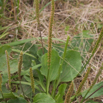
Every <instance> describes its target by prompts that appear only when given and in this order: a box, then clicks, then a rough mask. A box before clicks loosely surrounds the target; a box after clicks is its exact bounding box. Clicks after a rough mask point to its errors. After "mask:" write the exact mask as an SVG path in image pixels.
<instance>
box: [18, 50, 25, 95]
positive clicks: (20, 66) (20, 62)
mask: <svg viewBox="0 0 103 103" xmlns="http://www.w3.org/2000/svg"><path fill="white" fill-rule="evenodd" d="M22 56H23V52H22V51H21V52H20V57H19V63H18V75H19V81H20V87H21V90H22V93H23V96H24V97H25V94H24V91H23V88H22V85H21V68H22V58H23V57H22Z"/></svg>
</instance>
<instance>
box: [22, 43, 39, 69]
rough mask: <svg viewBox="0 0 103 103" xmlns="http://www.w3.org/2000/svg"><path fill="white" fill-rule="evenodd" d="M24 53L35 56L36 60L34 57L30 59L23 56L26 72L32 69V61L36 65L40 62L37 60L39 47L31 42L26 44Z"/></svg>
mask: <svg viewBox="0 0 103 103" xmlns="http://www.w3.org/2000/svg"><path fill="white" fill-rule="evenodd" d="M23 51H24V52H25V51H27V52H26V53H28V54H30V55H33V56H35V58H34V57H30V56H28V55H26V54H24V55H23V68H24V69H25V70H27V69H29V68H30V67H31V63H32V60H35V61H36V63H38V60H37V59H36V58H37V46H36V45H32V44H31V43H30V42H28V43H26V44H25V47H24V48H23Z"/></svg>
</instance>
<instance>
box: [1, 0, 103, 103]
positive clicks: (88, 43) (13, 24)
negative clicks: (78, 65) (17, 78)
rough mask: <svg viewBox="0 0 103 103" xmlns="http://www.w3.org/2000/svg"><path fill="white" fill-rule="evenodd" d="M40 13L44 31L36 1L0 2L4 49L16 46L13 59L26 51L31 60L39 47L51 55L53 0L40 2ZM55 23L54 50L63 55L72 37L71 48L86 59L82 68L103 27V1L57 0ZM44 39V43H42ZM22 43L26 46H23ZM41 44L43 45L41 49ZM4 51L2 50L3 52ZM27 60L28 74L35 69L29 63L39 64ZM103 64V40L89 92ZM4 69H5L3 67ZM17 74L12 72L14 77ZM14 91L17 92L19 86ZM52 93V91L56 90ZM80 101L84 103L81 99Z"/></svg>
mask: <svg viewBox="0 0 103 103" xmlns="http://www.w3.org/2000/svg"><path fill="white" fill-rule="evenodd" d="M39 9H40V15H39V20H40V28H39V30H38V22H37V19H36V12H35V4H34V0H0V47H2V46H3V45H5V44H9V45H10V46H12V52H11V53H10V59H15V58H18V57H19V56H18V53H20V50H23V53H25V54H26V53H27V54H26V55H29V56H31V57H33V56H35V55H36V52H35V53H34V54H33V52H34V50H33V49H35V50H36V47H35V45H39V48H38V49H39V50H41V48H42V47H44V48H45V49H44V52H46V51H47V48H48V43H47V39H48V28H49V18H50V12H51V2H50V0H40V1H39ZM53 22H54V23H53V30H52V47H53V48H56V49H57V50H58V51H59V53H62V51H63V49H64V46H65V42H66V40H67V37H68V36H69V37H70V41H69V42H70V44H69V45H68V48H69V47H70V48H71V50H72V49H74V48H77V47H78V49H77V51H79V52H80V54H81V58H82V59H83V61H82V64H83V63H84V64H85V63H86V61H87V60H88V58H89V57H90V55H91V51H92V49H93V47H94V46H95V43H96V41H97V39H98V37H99V34H100V31H101V28H102V27H103V0H55V12H54V21H53ZM41 36H42V40H41V39H40V37H41ZM28 42H29V43H28ZM22 43H23V44H24V45H22V46H19V44H22ZM41 44H43V45H42V46H41ZM71 44H72V45H71ZM32 48H33V49H32ZM2 50H3V49H2V48H1V50H0V51H2ZM75 50H76V49H75ZM28 51H29V52H28ZM40 53H41V52H40ZM0 55H2V53H1V54H0ZM40 55H42V54H39V56H40ZM23 59H24V60H23V62H24V63H25V64H26V65H23V67H24V68H26V70H27V68H28V67H30V66H31V64H29V63H27V60H28V62H32V64H33V65H34V64H35V62H34V61H31V58H28V57H23ZM17 60H18V59H17ZM34 60H35V59H34ZM0 61H2V58H1V59H0ZM38 62H39V60H38V61H36V63H38ZM102 62H103V39H102V40H101V44H100V45H99V46H98V49H97V50H96V52H95V54H94V56H93V57H92V59H91V60H90V62H89V64H88V65H89V66H91V72H90V75H89V76H88V79H87V82H86V83H85V87H84V89H87V88H88V87H89V86H90V85H91V84H92V82H93V80H94V78H95V77H96V74H97V72H98V70H99V68H100V67H101V64H102ZM1 64H2V62H1ZM1 64H0V65H1ZM1 67H3V66H2V65H1ZM3 68H4V67H3ZM2 70H3V69H2ZM2 70H0V71H2ZM14 71H15V70H13V71H12V72H13V73H14ZM84 72H85V71H84ZM83 77H84V75H83V74H82V75H81V76H78V77H77V78H75V79H74V83H75V85H76V87H75V88H77V87H78V86H79V83H80V82H81V81H82V79H83ZM5 78H6V77H5ZM101 81H103V72H101V75H100V76H99V78H98V80H97V83H99V82H101ZM13 87H14V89H15V86H13ZM25 88H26V87H25ZM50 89H52V86H51V88H50ZM14 91H15V90H14ZM65 94H66V93H65ZM79 99H80V100H81V97H80V98H79ZM28 101H29V100H28ZM94 101H95V102H93V103H96V101H97V103H99V102H103V96H99V97H96V98H94ZM74 103H77V101H74Z"/></svg>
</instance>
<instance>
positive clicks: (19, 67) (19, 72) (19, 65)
mask: <svg viewBox="0 0 103 103" xmlns="http://www.w3.org/2000/svg"><path fill="white" fill-rule="evenodd" d="M22 60H23V52H22V51H21V52H20V57H19V63H18V76H19V80H20V76H21V68H22Z"/></svg>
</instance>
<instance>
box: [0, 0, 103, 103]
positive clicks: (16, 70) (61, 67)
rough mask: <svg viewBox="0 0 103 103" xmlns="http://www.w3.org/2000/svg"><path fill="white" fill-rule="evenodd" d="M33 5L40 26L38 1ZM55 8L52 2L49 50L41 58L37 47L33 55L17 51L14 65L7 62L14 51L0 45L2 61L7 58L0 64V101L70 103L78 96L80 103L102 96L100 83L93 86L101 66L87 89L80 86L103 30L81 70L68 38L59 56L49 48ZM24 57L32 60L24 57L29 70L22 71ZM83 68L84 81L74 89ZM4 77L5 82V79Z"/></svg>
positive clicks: (50, 46)
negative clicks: (6, 85)
mask: <svg viewBox="0 0 103 103" xmlns="http://www.w3.org/2000/svg"><path fill="white" fill-rule="evenodd" d="M35 2H36V6H37V7H36V16H37V17H38V18H37V22H38V25H40V21H39V14H38V12H39V10H38V0H36V1H35ZM54 5H55V2H54V0H51V15H50V20H49V32H48V50H47V52H45V54H43V55H40V51H39V50H37V51H36V50H35V49H36V48H35V49H33V52H35V51H36V53H35V55H32V54H29V53H28V52H26V53H25V51H23V50H22V51H17V52H20V56H19V61H18V60H17V62H15V65H14V61H13V60H10V58H9V55H10V53H11V54H12V53H14V52H11V51H13V50H14V49H12V48H11V47H10V46H8V45H3V46H0V50H1V51H2V52H0V58H1V59H4V58H5V54H4V52H5V53H6V58H5V60H4V61H5V62H6V61H7V67H5V66H4V63H3V62H2V61H1V64H0V66H1V68H2V69H0V71H1V73H0V92H1V96H0V102H4V101H5V102H7V103H18V102H20V103H28V102H29V103H72V102H74V101H75V100H78V98H79V96H82V99H81V100H80V101H78V102H79V103H83V102H86V101H88V99H90V98H94V97H96V96H95V94H96V95H97V94H99V95H103V93H98V92H99V91H101V90H103V88H102V87H103V82H100V83H98V84H96V81H97V79H98V77H99V76H100V74H101V72H102V69H103V65H102V66H101V67H100V69H99V71H98V73H97V75H96V77H95V79H94V81H93V83H92V85H91V86H90V87H89V88H88V89H87V90H83V86H84V84H85V82H86V80H87V78H88V75H89V73H90V70H91V67H88V68H86V67H87V65H88V64H89V62H90V60H91V58H92V57H93V55H94V53H95V52H96V50H97V48H98V45H99V44H100V42H101V40H102V36H103V28H102V30H101V33H100V36H99V38H98V40H97V43H96V45H95V46H94V49H93V51H92V55H91V56H90V58H89V59H88V61H87V63H86V64H85V66H84V67H82V58H81V55H80V52H79V51H77V50H73V49H70V48H69V47H68V46H69V44H70V41H69V40H70V37H69V36H68V37H67V40H66V43H65V47H64V51H63V52H62V53H61V54H60V53H59V52H58V51H57V49H56V48H54V47H52V35H53V34H52V29H53V21H54V11H55V6H54ZM11 45H13V44H11ZM38 48H39V46H38ZM5 50H6V51H5ZM7 51H8V52H7ZM42 52H43V51H42ZM12 55H13V54H12ZM25 56H29V57H31V58H30V59H32V60H33V61H32V63H31V60H29V58H26V63H29V62H30V64H31V65H30V66H31V67H27V68H28V69H25V62H23V59H24V58H25ZM38 58H39V60H38V62H36V60H37V59H38ZM17 63H18V64H17ZM5 68H7V69H5ZM84 68H85V69H87V70H86V73H85V75H84V78H83V79H82V81H81V83H80V84H79V87H78V88H77V90H75V83H74V79H75V78H76V77H77V76H78V74H80V73H81V71H82V70H84ZM7 70H8V72H7ZM1 74H2V75H1ZM7 74H8V79H7V78H6V75H7ZM2 77H3V79H2ZM5 78H6V79H5ZM3 81H4V83H3ZM5 83H7V84H9V89H7V88H6V87H5ZM67 88H68V89H67ZM5 90H6V91H7V93H5ZM82 90H83V91H82Z"/></svg>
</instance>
